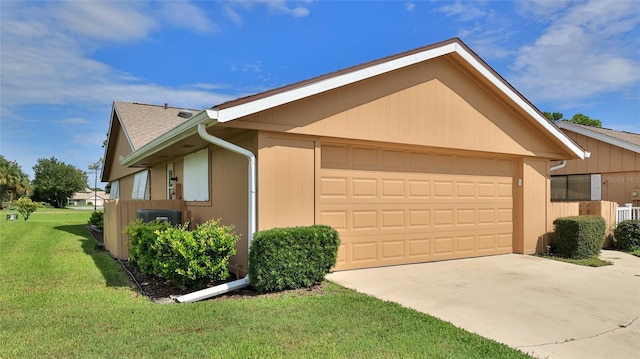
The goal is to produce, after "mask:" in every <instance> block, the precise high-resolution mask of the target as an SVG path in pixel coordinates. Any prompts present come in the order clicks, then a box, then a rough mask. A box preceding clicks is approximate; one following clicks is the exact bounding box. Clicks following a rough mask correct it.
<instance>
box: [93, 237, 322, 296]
mask: <svg viewBox="0 0 640 359" xmlns="http://www.w3.org/2000/svg"><path fill="white" fill-rule="evenodd" d="M86 228H87V231H88V232H89V233H90V234H91V236H92V237H93V238H94V239H95V240H96V241H98V242H99V243H104V239H103V233H102V231H100V230H99V229H97V228H96V227H95V226H87V227H86ZM114 260H116V261H117V259H116V258H114ZM120 262H121V263H122V264H123V265H124V267H125V268H126V270H127V271H128V274H129V276H128V278H129V281H130V286H131V287H132V288H133V289H135V290H137V291H139V292H140V294H142V295H144V296H147V297H148V298H149V299H150V300H151V301H153V302H156V303H173V302H174V299H175V298H176V297H179V296H181V295H183V294H188V293H191V292H195V291H197V290H199V289H204V288H185V287H180V286H176V285H174V284H173V283H171V282H169V281H167V280H164V279H163V278H160V277H157V276H153V275H148V274H145V273H142V272H140V270H139V269H138V267H136V266H135V265H134V264H133V263H130V262H129V261H120ZM236 279H239V278H237V277H236V276H235V275H234V274H233V273H231V274H230V276H229V279H228V280H227V281H223V282H218V283H211V284H209V285H208V287H211V286H215V285H218V284H222V283H225V282H229V281H233V280H236ZM325 286H326V282H323V283H321V284H318V285H315V286H313V287H311V288H302V289H292V290H286V291H281V292H275V293H261V292H258V291H256V290H255V289H253V288H252V287H246V288H243V289H239V290H236V291H233V292H229V293H226V294H223V295H220V296H217V297H214V298H210V299H208V300H229V299H248V298H265V297H280V296H283V295H293V296H305V295H322V294H324V288H325Z"/></svg>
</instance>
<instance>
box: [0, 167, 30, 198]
mask: <svg viewBox="0 0 640 359" xmlns="http://www.w3.org/2000/svg"><path fill="white" fill-rule="evenodd" d="M29 191H30V184H29V176H27V175H26V174H25V173H24V172H22V168H21V167H20V165H18V162H16V161H8V160H7V159H5V158H4V156H2V155H0V197H1V200H2V202H8V205H7V208H9V209H11V204H12V202H13V200H14V199H15V198H19V197H21V196H24V195H28V194H29Z"/></svg>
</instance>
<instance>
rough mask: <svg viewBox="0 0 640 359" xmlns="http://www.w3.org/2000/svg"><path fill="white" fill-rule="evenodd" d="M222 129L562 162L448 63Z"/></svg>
mask: <svg viewBox="0 0 640 359" xmlns="http://www.w3.org/2000/svg"><path fill="white" fill-rule="evenodd" d="M227 126H234V127H243V126H244V127H247V128H260V129H265V130H274V131H287V132H290V133H300V134H308V135H319V136H330V137H339V138H352V139H360V140H371V141H380V142H392V143H402V144H413V145H420V146H432V147H439V148H447V149H462V150H473V151H482V152H492V153H505V154H518V155H548V156H550V157H559V158H562V157H564V156H566V154H563V150H561V149H560V147H558V146H557V145H555V144H554V143H552V142H551V140H549V139H548V137H547V136H546V135H543V134H542V133H541V132H540V131H539V130H538V129H537V128H535V127H534V126H533V125H531V124H530V122H529V120H528V119H526V117H525V116H524V115H523V114H522V113H519V112H517V110H516V109H514V108H513V107H509V106H507V105H506V104H505V103H504V102H503V101H502V100H501V99H499V98H496V97H495V96H494V95H493V94H492V92H491V91H490V90H488V89H487V88H486V87H484V86H483V85H481V84H479V83H478V82H477V81H475V80H474V79H473V78H472V77H470V76H469V75H467V74H466V72H462V71H460V69H459V68H458V67H456V66H455V65H453V64H452V63H451V62H450V61H449V60H446V59H435V60H432V61H430V62H428V63H424V64H418V65H415V66H411V67H409V68H406V69H402V70H398V71H394V72H392V73H389V74H385V75H381V76H377V77H374V78H372V79H369V80H366V81H361V82H358V83H354V84H351V85H348V86H344V87H342V88H339V89H336V90H332V91H328V92H326V93H323V94H319V95H316V96H313V97H310V98H305V99H302V100H299V101H296V102H293V103H291V104H288V105H285V106H279V107H277V108H274V109H271V110H267V111H263V112H260V113H258V114H255V115H252V116H248V117H246V118H244V119H241V120H236V121H233V122H232V123H228V124H227Z"/></svg>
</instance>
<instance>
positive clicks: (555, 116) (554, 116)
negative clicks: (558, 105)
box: [543, 111, 564, 122]
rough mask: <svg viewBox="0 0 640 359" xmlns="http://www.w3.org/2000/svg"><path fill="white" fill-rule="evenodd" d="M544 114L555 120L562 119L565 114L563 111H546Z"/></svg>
mask: <svg viewBox="0 0 640 359" xmlns="http://www.w3.org/2000/svg"><path fill="white" fill-rule="evenodd" d="M543 114H544V115H545V116H547V118H548V119H549V120H551V121H553V122H558V121H560V120H562V118H563V117H564V115H563V114H562V113H561V112H554V113H551V112H547V111H544V112H543Z"/></svg>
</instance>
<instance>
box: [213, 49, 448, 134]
mask: <svg viewBox="0 0 640 359" xmlns="http://www.w3.org/2000/svg"><path fill="white" fill-rule="evenodd" d="M456 47H458V46H457V45H456V44H448V45H444V46H442V47H438V48H435V49H430V50H425V51H423V52H420V53H417V54H412V55H407V56H404V57H401V58H398V59H395V60H391V61H387V62H383V63H380V64H377V65H373V66H369V67H365V68H362V69H359V70H355V71H352V72H348V73H345V74H342V75H337V76H333V77H329V78H326V79H324V80H320V81H318V82H313V83H311V84H308V85H306V86H303V87H298V88H295V89H292V90H290V91H286V92H282V93H279V94H275V95H272V96H268V97H265V98H261V99H258V100H255V101H251V102H247V103H245V104H242V105H238V106H234V107H229V108H225V109H222V110H219V112H218V117H217V118H218V121H219V122H228V121H232V120H235V119H237V118H240V117H244V116H247V115H251V114H253V113H256V112H260V111H263V110H266V109H269V108H272V107H276V106H280V105H284V104H286V103H289V102H293V101H296V100H300V99H303V98H306V97H309V96H313V95H317V94H319V93H322V92H325V91H329V90H333V89H336V88H338V87H341V86H345V85H349V84H352V83H355V82H357V81H361V80H365V79H368V78H371V77H374V76H377V75H381V74H384V73H387V72H391V71H394V70H397V69H401V68H403V67H406V66H410V65H413V64H417V63H419V62H422V61H426V60H430V59H433V58H436V57H439V56H442V55H446V54H449V53H452V52H455V51H456Z"/></svg>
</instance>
